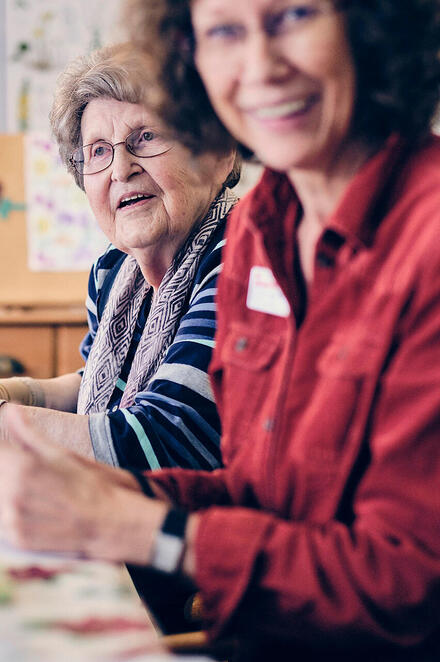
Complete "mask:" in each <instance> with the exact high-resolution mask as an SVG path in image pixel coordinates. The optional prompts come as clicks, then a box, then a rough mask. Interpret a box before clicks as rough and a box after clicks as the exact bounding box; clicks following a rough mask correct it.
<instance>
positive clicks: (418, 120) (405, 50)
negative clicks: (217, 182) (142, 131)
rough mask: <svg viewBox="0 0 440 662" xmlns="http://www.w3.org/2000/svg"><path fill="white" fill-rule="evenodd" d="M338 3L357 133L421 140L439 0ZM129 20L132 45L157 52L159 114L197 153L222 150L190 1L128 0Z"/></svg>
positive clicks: (431, 104)
mask: <svg viewBox="0 0 440 662" xmlns="http://www.w3.org/2000/svg"><path fill="white" fill-rule="evenodd" d="M333 2H334V4H335V5H336V6H337V8H338V9H341V10H342V11H344V13H345V16H346V25H347V35H348V39H349V42H350V46H351V50H352V54H353V60H354V63H355V68H356V75H357V92H356V103H355V111H354V117H353V123H352V134H353V136H356V137H357V138H360V139H361V140H364V141H366V142H367V143H368V144H380V143H382V142H383V141H384V140H385V139H386V138H387V137H388V136H389V135H390V134H391V133H393V132H398V133H400V134H401V135H403V136H405V137H406V138H407V139H409V140H411V141H416V140H420V139H422V138H423V137H425V136H426V134H427V133H428V132H429V130H430V127H431V123H432V120H433V116H434V114H435V112H436V109H437V106H438V102H439V96H440V57H439V49H440V0H398V2H397V1H396V0H345V1H342V2H341V1H340V0H333ZM125 21H126V24H127V25H128V29H129V31H130V36H131V39H132V41H133V42H134V44H135V45H136V46H138V47H140V48H141V49H142V50H146V51H149V52H152V51H153V50H154V53H153V54H154V57H155V58H156V61H157V62H158V67H159V71H160V76H159V77H160V81H161V85H162V87H163V89H164V94H165V96H164V98H163V103H162V104H161V108H160V112H161V116H162V117H164V119H165V120H166V121H167V122H168V123H169V124H170V126H172V127H174V128H175V130H176V131H177V133H178V134H179V137H180V139H181V140H182V141H183V142H184V143H185V144H186V145H187V146H189V147H190V148H191V149H193V150H194V151H195V152H197V151H201V150H205V149H207V150H208V149H214V150H222V149H224V147H225V144H228V133H227V131H226V129H225V128H224V127H223V125H222V124H221V123H220V121H219V120H218V118H217V117H216V115H215V112H214V110H213V108H212V106H211V104H210V101H209V99H208V97H207V94H206V92H205V88H204V86H203V83H202V81H201V79H200V77H199V75H198V73H197V71H196V69H195V67H194V65H193V61H192V48H193V34H192V25H191V16H190V0H128V2H127V4H126V9H125ZM246 151H247V150H245V152H246ZM245 155H246V153H245ZM248 155H249V152H248Z"/></svg>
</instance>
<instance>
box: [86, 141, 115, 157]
mask: <svg viewBox="0 0 440 662" xmlns="http://www.w3.org/2000/svg"><path fill="white" fill-rule="evenodd" d="M111 150H112V148H111V146H110V145H109V144H108V143H103V142H101V143H93V145H91V146H90V158H91V159H102V158H105V157H106V156H108V155H109V154H110V152H111Z"/></svg>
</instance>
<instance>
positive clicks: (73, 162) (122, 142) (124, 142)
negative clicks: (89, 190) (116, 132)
mask: <svg viewBox="0 0 440 662" xmlns="http://www.w3.org/2000/svg"><path fill="white" fill-rule="evenodd" d="M146 128H147V127H140V128H139V129H133V131H130V133H129V134H128V136H127V137H126V138H125V140H120V141H119V142H117V143H111V142H109V141H108V140H95V141H94V142H92V143H87V144H86V145H81V146H80V147H77V148H76V149H75V151H74V152H72V153H71V155H70V157H69V163H70V165H71V167H72V168H73V169H74V170H75V172H76V173H78V175H80V176H81V177H84V176H90V175H97V174H98V173H100V172H104V170H107V168H110V166H111V165H112V163H113V161H114V159H115V147H117V146H118V145H125V149H126V150H127V152H128V153H129V154H131V155H132V156H135V157H136V158H138V159H153V158H154V157H156V156H162V154H166V153H167V152H169V151H170V149H172V148H173V145H170V146H169V147H168V148H167V149H165V150H164V151H161V152H158V153H157V154H147V155H143V154H136V153H135V152H134V151H133V150H132V149H130V147H129V145H128V143H127V141H128V139H129V138H130V136H132V135H133V134H134V133H136V132H137V131H142V130H143V129H146ZM148 130H149V131H150V130H151V129H148ZM158 135H160V134H158ZM98 143H102V144H104V145H108V146H109V147H111V149H112V157H111V160H110V162H109V163H108V164H107V165H106V166H104V168H101V169H100V170H95V171H94V172H81V171H80V170H79V169H78V167H77V165H78V163H84V161H76V160H75V158H74V154H75V153H76V152H77V151H78V150H80V149H81V150H84V148H85V147H91V146H92V145H95V144H98Z"/></svg>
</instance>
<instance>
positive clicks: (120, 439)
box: [81, 221, 225, 470]
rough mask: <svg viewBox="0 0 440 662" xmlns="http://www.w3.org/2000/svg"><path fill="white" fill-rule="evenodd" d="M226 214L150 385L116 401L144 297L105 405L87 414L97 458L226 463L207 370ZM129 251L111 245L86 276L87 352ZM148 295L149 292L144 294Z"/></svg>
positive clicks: (153, 464) (132, 462)
mask: <svg viewBox="0 0 440 662" xmlns="http://www.w3.org/2000/svg"><path fill="white" fill-rule="evenodd" d="M224 229H225V221H222V222H221V223H220V224H219V227H218V228H217V229H216V230H215V232H214V233H213V235H212V237H211V239H210V242H209V244H208V246H207V247H206V252H205V255H204V256H203V258H202V259H201V262H200V265H199V268H198V270H197V273H196V275H195V279H194V283H193V287H192V290H191V293H190V295H189V300H188V305H187V307H186V310H185V312H184V314H183V316H182V319H181V322H180V325H179V328H178V330H177V333H176V336H175V338H174V341H173V342H172V344H171V345H170V347H169V348H168V351H167V353H166V355H165V358H164V361H163V362H162V364H161V365H160V366H159V369H158V370H157V372H156V374H155V376H154V378H153V379H152V380H151V381H150V383H149V385H148V387H147V389H146V390H145V391H142V392H139V393H138V394H137V395H136V398H135V401H134V404H133V405H132V406H130V407H127V408H125V409H121V408H119V404H120V401H121V398H122V394H123V392H124V388H125V385H126V381H127V378H128V374H129V372H130V367H131V363H132V361H133V357H134V354H135V352H136V348H137V346H138V343H139V340H140V337H141V335H142V331H143V328H144V324H145V321H146V318H147V315H148V311H149V303H150V302H149V301H148V300H146V301H144V303H143V305H142V307H141V310H140V313H139V317H138V320H137V324H136V329H135V332H134V334H133V338H132V342H131V346H130V349H129V352H128V355H127V359H126V361H125V363H124V365H123V367H122V370H121V374H120V375H119V378H118V380H117V382H116V385H115V389H114V391H113V394H112V396H111V398H110V401H109V404H108V408H107V411H105V412H102V413H94V414H90V415H89V430H90V436H91V440H92V445H93V450H94V453H95V457H96V459H97V460H99V461H101V462H106V463H107V464H112V465H114V466H121V467H126V468H136V469H153V470H154V469H159V468H161V467H173V466H179V467H185V468H191V469H205V470H210V469H214V468H217V467H219V466H221V460H220V420H219V417H218V414H217V409H216V406H215V402H214V397H213V394H212V390H211V386H210V383H209V378H208V374H207V371H208V365H209V362H210V359H211V353H212V348H213V347H214V334H215V328H216V318H215V300H214V298H215V294H216V287H217V276H218V274H219V272H220V270H221V249H222V246H223V244H224V239H223V234H224ZM124 259H125V254H124V253H122V252H121V251H119V250H118V249H116V248H115V247H114V246H111V245H110V246H109V248H108V249H107V251H106V253H105V254H104V255H102V256H101V257H100V258H99V259H98V260H97V261H96V263H95V264H94V266H93V268H92V271H91V273H90V278H89V289H88V298H87V312H88V322H89V333H88V334H87V335H86V337H85V338H84V340H83V342H82V343H81V354H82V356H83V357H84V359H85V360H87V357H88V355H89V352H90V348H91V346H92V343H93V339H94V337H95V335H96V331H97V328H98V325H99V322H100V319H101V316H102V312H103V310H104V306H105V303H106V300H107V298H108V294H109V291H110V289H111V286H112V284H113V282H114V280H115V277H116V274H117V272H118V271H119V269H120V267H121V265H122V263H123V260H124ZM147 299H148V297H147Z"/></svg>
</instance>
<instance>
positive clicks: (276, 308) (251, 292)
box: [246, 267, 290, 317]
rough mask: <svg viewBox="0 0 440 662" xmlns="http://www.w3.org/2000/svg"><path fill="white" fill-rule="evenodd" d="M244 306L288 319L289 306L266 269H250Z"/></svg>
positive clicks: (270, 272) (272, 276) (269, 271)
mask: <svg viewBox="0 0 440 662" xmlns="http://www.w3.org/2000/svg"><path fill="white" fill-rule="evenodd" d="M246 306H247V307H248V308H249V309H250V310H256V311H258V312H259V313H267V314H268V315H275V316H276V317H289V314H290V305H289V302H288V301H287V299H286V297H285V296H284V294H283V291H282V289H281V287H280V286H279V285H278V283H277V282H276V280H275V277H274V275H273V273H272V271H271V270H270V269H269V268H268V267H252V269H251V272H250V274H249V287H248V293H247V298H246Z"/></svg>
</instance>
